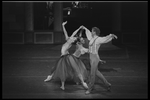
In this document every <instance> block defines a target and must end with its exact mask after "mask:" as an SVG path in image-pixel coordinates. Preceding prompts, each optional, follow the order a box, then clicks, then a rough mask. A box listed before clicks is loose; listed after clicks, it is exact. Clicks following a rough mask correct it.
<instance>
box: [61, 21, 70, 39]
mask: <svg viewBox="0 0 150 100" xmlns="http://www.w3.org/2000/svg"><path fill="white" fill-rule="evenodd" d="M65 24H67V21H66V22H63V23H62V28H63V31H64V34H65V39H66V40H67V39H68V38H69V37H68V33H67V31H66V28H65Z"/></svg>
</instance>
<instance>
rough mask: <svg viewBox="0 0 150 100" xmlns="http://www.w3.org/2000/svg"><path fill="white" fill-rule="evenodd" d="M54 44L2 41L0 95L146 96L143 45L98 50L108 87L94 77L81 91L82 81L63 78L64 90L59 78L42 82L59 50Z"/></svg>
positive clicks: (24, 96) (145, 67)
mask: <svg viewBox="0 0 150 100" xmlns="http://www.w3.org/2000/svg"><path fill="white" fill-rule="evenodd" d="M56 46H58V45H19V46H14V45H5V46H4V45H3V60H2V98H90V99H94V98H106V99H108V98H111V99H112V98H137V99H138V98H148V64H147V62H148V61H147V60H148V59H147V56H148V53H147V52H148V51H147V48H143V47H142V48H139V47H136V46H135V47H134V46H125V47H124V48H120V49H113V50H111V49H109V50H108V49H107V50H104V49H103V50H101V51H100V55H101V56H102V58H103V60H106V62H107V63H106V64H103V65H101V66H99V70H100V71H101V72H102V74H103V75H104V76H105V77H106V79H107V80H108V81H109V82H110V83H111V84H112V89H111V91H110V92H108V91H106V90H105V88H104V87H103V84H102V82H101V81H100V80H98V82H97V83H96V85H95V89H94V91H93V92H92V93H91V94H89V95H85V91H86V90H85V89H84V88H83V87H82V85H76V84H75V83H69V82H67V83H66V85H65V87H66V90H65V91H62V90H61V89H60V88H59V87H60V82H57V83H56V82H44V79H46V77H47V75H48V74H49V70H50V68H51V67H52V65H53V64H54V63H55V60H56V59H57V58H59V56H60V50H55V49H52V48H55V47H56ZM86 57H87V56H83V57H82V58H83V59H85V58H86ZM114 69H115V70H114Z"/></svg>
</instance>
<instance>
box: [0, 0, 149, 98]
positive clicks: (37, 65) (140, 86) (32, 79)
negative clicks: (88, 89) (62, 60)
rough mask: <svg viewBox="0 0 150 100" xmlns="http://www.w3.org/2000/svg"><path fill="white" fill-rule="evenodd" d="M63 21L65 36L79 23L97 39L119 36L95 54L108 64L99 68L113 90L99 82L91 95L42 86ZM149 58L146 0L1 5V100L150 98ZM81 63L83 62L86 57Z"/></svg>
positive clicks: (70, 85) (77, 89)
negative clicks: (96, 32) (96, 33)
mask: <svg viewBox="0 0 150 100" xmlns="http://www.w3.org/2000/svg"><path fill="white" fill-rule="evenodd" d="M63 21H68V23H67V24H66V30H67V31H68V34H69V36H70V35H71V34H72V32H73V31H75V30H76V29H77V28H78V27H80V26H81V25H84V26H85V27H87V28H88V29H90V30H91V28H92V27H95V26H96V27H98V28H100V30H101V33H100V36H106V35H108V34H110V33H112V34H115V35H117V36H118V39H114V40H112V42H109V43H107V44H104V45H102V46H101V47H100V50H99V55H100V57H101V59H103V60H106V62H107V63H106V64H103V65H99V67H98V68H99V70H100V71H101V72H102V74H103V75H104V76H105V77H106V79H107V80H108V81H109V82H110V83H111V84H112V89H111V92H106V91H105V89H104V88H103V84H102V82H101V81H100V80H98V79H97V83H96V85H95V90H94V92H93V93H92V94H90V95H85V89H84V88H83V87H82V85H76V84H74V83H66V85H65V87H66V90H65V91H62V90H61V89H60V88H59V86H60V83H53V82H44V79H46V77H47V75H49V71H50V70H51V67H52V66H53V65H54V64H55V61H56V60H57V59H58V58H59V57H60V50H61V46H62V44H63V43H64V42H65V39H64V34H63V31H62V25H61V24H62V22H63ZM83 37H84V39H85V41H86V43H85V44H84V47H88V41H87V39H86V37H85V35H83ZM74 50H75V46H72V47H71V49H70V52H71V53H73V52H74ZM147 55H148V2H146V1H144V2H142V1H137V2H136V1H133V2H128V1H126V2H122V1H117V2H116V1H115V2H113V1H109V2H105V1H103V2H53V1H46V2H43V1H42V2H2V96H3V98H134V99H135V98H137V99H139V98H148V64H147V62H148V61H147V60H148V58H147V57H148V56H147ZM81 59H82V60H83V62H85V63H86V62H87V59H88V54H85V55H83V56H81ZM86 68H87V69H88V68H89V66H88V65H86Z"/></svg>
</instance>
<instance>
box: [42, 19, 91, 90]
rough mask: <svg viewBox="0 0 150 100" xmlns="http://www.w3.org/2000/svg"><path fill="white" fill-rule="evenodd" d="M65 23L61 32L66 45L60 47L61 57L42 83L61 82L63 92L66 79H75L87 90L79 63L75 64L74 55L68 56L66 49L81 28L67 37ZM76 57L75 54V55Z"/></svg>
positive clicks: (74, 39)
mask: <svg viewBox="0 0 150 100" xmlns="http://www.w3.org/2000/svg"><path fill="white" fill-rule="evenodd" d="M66 23H67V21H66V22H63V23H62V27H63V31H64V34H65V38H66V43H64V44H63V45H62V48H61V57H60V58H59V59H58V60H57V61H56V63H55V65H54V66H53V68H52V70H51V72H50V75H48V77H47V79H45V80H44V81H45V82H47V81H50V80H51V79H58V78H59V79H60V80H61V84H62V85H61V87H60V88H61V89H62V90H65V87H64V83H65V81H66V79H76V78H77V77H78V78H79V79H80V81H81V83H82V85H83V86H84V87H85V88H86V89H88V86H87V84H86V83H85V82H84V79H83V76H84V75H83V73H82V72H83V71H81V69H80V67H79V64H78V63H79V62H77V61H78V60H77V58H76V57H75V56H74V55H71V54H69V52H68V49H69V48H70V47H71V46H72V44H73V43H74V42H75V41H76V40H77V37H74V36H75V35H76V33H77V32H78V31H79V30H80V29H81V28H82V27H79V28H78V29H77V30H76V31H74V32H73V34H72V35H71V36H70V37H69V36H68V34H67V31H66V29H65V24H66ZM75 55H76V54H75Z"/></svg>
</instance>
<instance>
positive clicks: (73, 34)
mask: <svg viewBox="0 0 150 100" xmlns="http://www.w3.org/2000/svg"><path fill="white" fill-rule="evenodd" d="M81 28H82V26H80V27H79V28H78V29H77V30H75V31H74V32H73V33H72V35H71V36H70V37H74V36H75V35H76V34H77V32H78V31H79V30H80V29H81Z"/></svg>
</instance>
